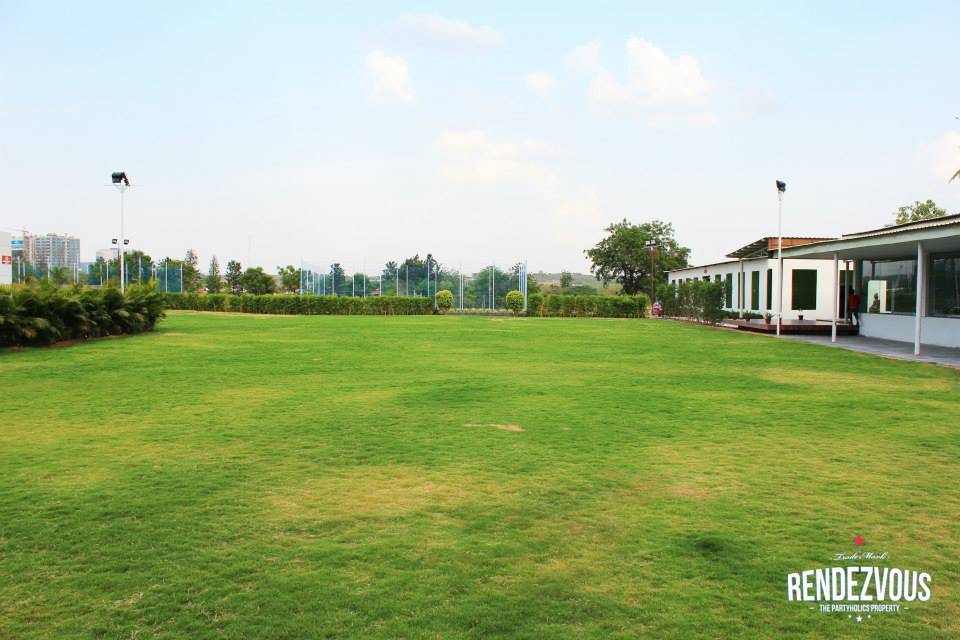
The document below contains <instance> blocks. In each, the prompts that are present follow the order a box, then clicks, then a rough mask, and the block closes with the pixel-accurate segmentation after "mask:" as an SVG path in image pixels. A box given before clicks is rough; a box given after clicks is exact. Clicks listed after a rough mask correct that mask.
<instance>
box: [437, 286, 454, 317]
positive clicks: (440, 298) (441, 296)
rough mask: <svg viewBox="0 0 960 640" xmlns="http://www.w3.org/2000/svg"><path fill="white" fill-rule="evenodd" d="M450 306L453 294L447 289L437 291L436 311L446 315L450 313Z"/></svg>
mask: <svg viewBox="0 0 960 640" xmlns="http://www.w3.org/2000/svg"><path fill="white" fill-rule="evenodd" d="M452 306H453V294H452V293H450V291H448V290H447V289H443V290H442V291H437V310H438V311H440V313H446V312H447V311H450V307H452Z"/></svg>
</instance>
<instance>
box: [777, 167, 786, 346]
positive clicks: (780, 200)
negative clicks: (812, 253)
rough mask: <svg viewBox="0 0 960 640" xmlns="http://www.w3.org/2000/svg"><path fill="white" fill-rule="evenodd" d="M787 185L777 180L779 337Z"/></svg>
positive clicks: (781, 319)
mask: <svg viewBox="0 0 960 640" xmlns="http://www.w3.org/2000/svg"><path fill="white" fill-rule="evenodd" d="M786 190H787V183H786V182H784V181H783V180H777V280H778V283H777V337H779V336H780V326H781V325H782V324H783V194H784V192H786Z"/></svg>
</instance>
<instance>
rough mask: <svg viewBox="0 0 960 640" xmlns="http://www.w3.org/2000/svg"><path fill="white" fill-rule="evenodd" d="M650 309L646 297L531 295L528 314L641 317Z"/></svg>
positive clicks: (640, 295)
mask: <svg viewBox="0 0 960 640" xmlns="http://www.w3.org/2000/svg"><path fill="white" fill-rule="evenodd" d="M649 308H650V299H649V298H648V297H647V295H646V294H643V293H640V294H637V295H635V296H597V295H593V296H568V295H550V294H547V295H542V294H531V295H530V296H529V298H528V300H527V315H529V316H540V317H556V318H585V317H595V318H642V317H644V316H646V315H647V310H648V309H649Z"/></svg>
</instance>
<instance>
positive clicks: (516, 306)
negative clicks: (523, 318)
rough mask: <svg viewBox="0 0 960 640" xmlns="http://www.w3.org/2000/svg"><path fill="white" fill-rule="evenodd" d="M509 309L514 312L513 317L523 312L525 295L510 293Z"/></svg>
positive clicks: (508, 298) (516, 292)
mask: <svg viewBox="0 0 960 640" xmlns="http://www.w3.org/2000/svg"><path fill="white" fill-rule="evenodd" d="M507 308H508V309H510V311H512V312H513V315H517V314H518V313H520V312H521V311H523V294H522V293H520V292H519V291H516V290H514V291H510V292H508V293H507Z"/></svg>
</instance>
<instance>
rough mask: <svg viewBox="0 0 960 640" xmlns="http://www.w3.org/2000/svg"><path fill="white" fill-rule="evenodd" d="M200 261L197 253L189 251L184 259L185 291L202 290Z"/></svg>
mask: <svg viewBox="0 0 960 640" xmlns="http://www.w3.org/2000/svg"><path fill="white" fill-rule="evenodd" d="M200 280H201V278H200V259H199V258H198V257H197V253H196V251H194V250H193V249H187V255H186V256H185V257H184V259H183V290H184V291H199V290H200Z"/></svg>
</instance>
